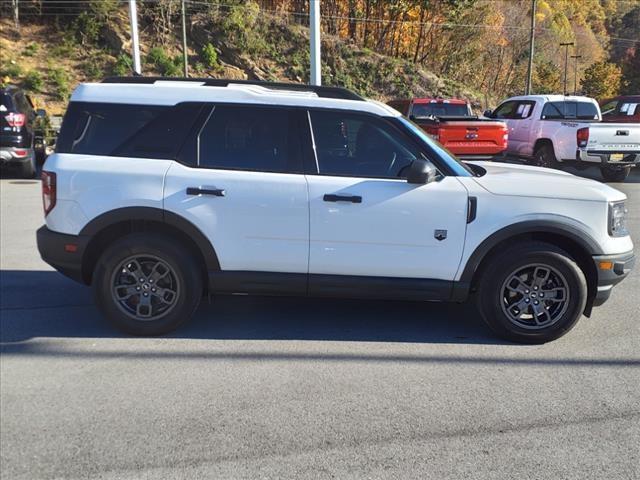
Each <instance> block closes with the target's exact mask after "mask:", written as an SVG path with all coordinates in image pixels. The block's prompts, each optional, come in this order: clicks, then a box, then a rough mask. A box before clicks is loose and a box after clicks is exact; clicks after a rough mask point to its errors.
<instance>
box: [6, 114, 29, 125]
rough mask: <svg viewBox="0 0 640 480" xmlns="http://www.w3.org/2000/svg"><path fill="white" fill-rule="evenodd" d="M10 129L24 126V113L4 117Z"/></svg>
mask: <svg viewBox="0 0 640 480" xmlns="http://www.w3.org/2000/svg"><path fill="white" fill-rule="evenodd" d="M4 119H5V120H6V121H7V123H8V124H9V126H10V127H16V128H20V127H22V126H23V125H24V120H25V115H24V113H13V112H11V113H10V114H9V115H7V116H6V117H4Z"/></svg>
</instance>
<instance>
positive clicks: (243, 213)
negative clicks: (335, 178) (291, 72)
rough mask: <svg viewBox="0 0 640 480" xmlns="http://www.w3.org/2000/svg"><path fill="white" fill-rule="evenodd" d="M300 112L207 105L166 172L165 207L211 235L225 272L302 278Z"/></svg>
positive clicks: (305, 237)
mask: <svg viewBox="0 0 640 480" xmlns="http://www.w3.org/2000/svg"><path fill="white" fill-rule="evenodd" d="M298 115H303V118H304V112H303V111H299V112H297V111H296V110H294V109H287V108H280V107H270V106H259V105H250V106H248V105H233V104H225V105H215V106H210V107H209V111H208V113H207V114H206V116H205V118H204V123H203V124H202V127H200V128H198V129H197V131H196V132H194V134H193V138H191V139H190V140H188V142H187V145H186V146H185V148H184V149H183V153H182V154H181V159H182V163H178V162H174V163H173V164H172V165H171V168H170V169H169V171H168V172H167V175H166V180H165V190H164V192H165V200H164V208H165V209H166V210H169V211H171V212H174V213H176V214H178V215H180V216H182V217H184V218H186V219H187V220H189V221H191V223H193V224H194V225H195V226H197V227H198V228H199V229H200V230H201V231H202V232H203V233H204V234H205V235H206V236H207V237H208V238H209V240H210V241H211V244H212V245H213V247H214V249H215V251H216V254H217V256H218V260H219V262H220V267H221V269H222V270H223V271H233V272H248V271H253V272H286V273H303V274H306V273H307V270H308V250H309V205H308V193H307V182H306V180H305V176H304V174H303V172H302V170H303V168H302V154H301V140H300V135H299V132H298V128H299V123H300V122H299V119H298V118H297V116H298ZM303 287H304V288H306V285H303Z"/></svg>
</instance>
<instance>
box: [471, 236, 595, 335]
mask: <svg viewBox="0 0 640 480" xmlns="http://www.w3.org/2000/svg"><path fill="white" fill-rule="evenodd" d="M545 275H546V278H545V279H543V276H545ZM514 277H517V278H514ZM534 278H537V279H538V281H537V282H536V281H534ZM479 280H480V281H479V282H478V285H479V288H478V291H477V292H476V293H477V304H478V309H479V310H480V314H481V315H482V318H483V320H484V321H485V323H486V324H487V325H488V326H489V328H490V329H491V330H493V331H494V332H495V333H496V334H497V335H498V336H500V337H502V338H504V339H507V340H511V341H515V342H519V343H545V342H550V341H552V340H555V339H557V338H560V337H561V336H563V335H564V334H566V333H567V332H568V331H569V330H571V329H572V328H573V327H574V325H575V324H576V322H577V321H578V320H579V319H580V317H581V316H582V312H584V309H585V305H586V302H587V281H586V279H585V276H584V273H583V272H582V270H581V269H580V267H579V266H578V265H577V264H576V262H575V261H574V260H573V259H572V258H571V256H570V255H569V254H568V253H566V252H565V251H563V250H561V249H559V248H558V247H556V246H554V245H551V244H548V243H543V242H531V243H527V244H520V245H516V246H514V247H511V248H508V249H507V250H505V251H503V252H501V253H499V254H497V256H495V257H492V258H491V259H490V263H489V264H488V266H487V268H485V269H484V271H483V273H482V275H481V278H480V279H479ZM563 288H564V294H563V292H562V289H563ZM516 290H517V291H516ZM545 294H546V297H545V299H544V300H542V297H544V296H545ZM563 295H564V301H562V298H563ZM534 302H538V303H536V304H535V305H534ZM536 305H537V306H536ZM521 307H522V308H521ZM535 309H537V311H538V314H534V312H535V311H536V310H535Z"/></svg>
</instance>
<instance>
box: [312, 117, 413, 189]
mask: <svg viewBox="0 0 640 480" xmlns="http://www.w3.org/2000/svg"><path fill="white" fill-rule="evenodd" d="M310 115H311V124H312V127H313V139H314V142H315V148H316V157H317V161H318V172H319V173H320V174H323V175H339V176H354V177H381V178H402V177H403V176H405V174H406V170H407V167H408V166H409V165H410V164H411V162H413V161H414V160H415V159H416V158H418V157H419V156H422V154H421V153H420V151H419V149H418V148H417V147H415V146H414V145H413V144H412V143H411V142H409V141H408V140H406V139H405V138H403V137H402V136H401V135H400V133H399V132H397V131H396V130H395V129H394V128H393V127H391V126H390V125H388V124H386V123H385V122H384V121H382V120H378V119H375V118H372V117H370V116H367V115H361V114H354V113H350V112H328V111H314V112H311V113H310Z"/></svg>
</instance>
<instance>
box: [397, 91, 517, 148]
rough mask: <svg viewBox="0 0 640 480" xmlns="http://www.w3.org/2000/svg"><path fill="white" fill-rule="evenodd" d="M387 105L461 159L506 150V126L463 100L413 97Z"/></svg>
mask: <svg viewBox="0 0 640 480" xmlns="http://www.w3.org/2000/svg"><path fill="white" fill-rule="evenodd" d="M388 105H389V106H390V107H393V108H395V109H396V110H398V111H399V112H400V113H402V114H403V115H404V116H406V117H408V118H410V119H411V120H412V121H413V122H415V123H416V124H417V125H418V126H420V127H421V128H422V129H423V130H424V131H425V132H427V133H428V134H429V135H431V136H432V137H433V138H435V139H436V140H438V141H439V142H440V143H441V144H442V145H443V146H444V147H446V148H447V149H448V150H449V151H450V152H451V153H454V154H456V155H457V156H458V157H460V158H466V159H488V158H492V157H494V156H496V155H499V154H501V153H502V152H504V151H505V150H506V149H507V140H508V130H507V125H506V124H505V123H504V122H500V121H495V120H488V119H481V118H478V117H477V116H475V115H473V112H472V111H471V105H469V103H468V102H466V101H464V100H458V99H443V98H414V99H412V100H393V101H390V102H388Z"/></svg>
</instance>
